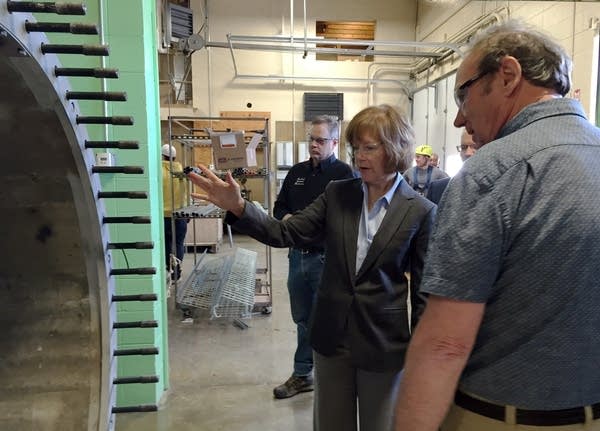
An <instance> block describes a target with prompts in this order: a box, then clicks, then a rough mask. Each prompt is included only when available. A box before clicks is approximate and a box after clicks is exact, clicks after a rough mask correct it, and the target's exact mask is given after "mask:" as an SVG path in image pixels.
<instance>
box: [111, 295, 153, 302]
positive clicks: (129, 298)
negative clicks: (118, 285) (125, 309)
mask: <svg viewBox="0 0 600 431" xmlns="http://www.w3.org/2000/svg"><path fill="white" fill-rule="evenodd" d="M156 299H157V296H156V293H140V294H139V295H113V296H112V301H113V302H125V301H156Z"/></svg>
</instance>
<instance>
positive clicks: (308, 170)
mask: <svg viewBox="0 0 600 431" xmlns="http://www.w3.org/2000/svg"><path fill="white" fill-rule="evenodd" d="M338 136H339V126H338V121H337V119H336V118H334V117H330V116H319V117H316V118H315V119H314V120H313V121H312V122H311V127H310V131H309V135H308V141H309V152H310V159H309V160H306V161H304V162H300V163H297V164H295V165H294V166H293V167H292V169H290V171H289V172H288V174H287V175H286V177H285V180H284V181H283V186H282V187H281V191H280V192H279V195H278V196H277V200H276V201H275V207H274V209H273V215H274V216H275V217H276V218H278V219H280V220H284V219H286V218H288V217H291V216H292V215H293V214H294V212H296V211H300V210H302V209H304V208H305V207H307V206H308V205H309V204H311V203H312V202H313V201H314V200H315V199H316V198H317V197H318V196H319V195H320V194H321V193H323V191H324V190H325V187H326V186H327V184H328V183H329V182H330V181H332V180H340V179H344V178H352V168H350V166H348V165H347V164H346V163H344V162H341V161H339V160H338V159H337V158H336V157H335V154H334V153H333V151H334V149H335V146H336V145H337V143H338ZM288 258H289V273H288V283H287V286H288V291H289V293H290V306H291V310H292V319H293V320H294V323H295V324H296V329H297V334H298V345H297V347H296V353H295V354H294V371H293V373H292V376H291V377H290V378H289V379H288V380H287V381H286V382H285V383H283V384H281V385H279V386H277V387H276V388H275V389H274V390H273V395H274V396H275V398H289V397H292V396H294V395H296V394H298V393H300V392H307V391H312V390H313V377H312V369H313V358H312V348H311V346H310V344H309V342H308V320H309V317H310V314H311V309H312V304H313V302H314V297H315V294H316V291H317V287H318V285H319V280H320V278H321V271H322V269H323V261H324V249H323V244H322V243H318V244H312V245H310V246H305V247H303V248H291V249H290V252H289V255H288Z"/></svg>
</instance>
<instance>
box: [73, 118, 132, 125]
mask: <svg viewBox="0 0 600 431" xmlns="http://www.w3.org/2000/svg"><path fill="white" fill-rule="evenodd" d="M75 122H76V123H77V124H112V125H113V126H133V117H85V116H79V115H78V116H77V118H76V119H75Z"/></svg>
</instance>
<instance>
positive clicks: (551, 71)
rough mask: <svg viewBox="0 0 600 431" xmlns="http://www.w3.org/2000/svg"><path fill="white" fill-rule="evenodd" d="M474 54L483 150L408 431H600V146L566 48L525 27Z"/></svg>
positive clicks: (510, 29) (462, 176)
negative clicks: (574, 95)
mask: <svg viewBox="0 0 600 431" xmlns="http://www.w3.org/2000/svg"><path fill="white" fill-rule="evenodd" d="M472 43H473V45H472V46H471V48H470V49H469V50H468V51H467V53H466V57H465V58H464V60H463V61H462V63H461V65H460V67H459V68H458V72H457V74H456V86H455V88H454V94H455V100H456V103H457V105H458V108H459V109H458V113H457V115H456V119H455V120H454V125H455V126H456V127H465V128H466V129H467V131H468V132H469V133H471V134H472V135H473V140H474V141H475V143H476V144H477V146H478V150H477V153H476V154H475V155H474V156H473V157H471V158H470V159H469V161H468V163H466V164H465V165H464V166H463V167H462V169H461V170H460V172H459V173H458V174H457V175H456V176H455V177H454V178H453V179H452V181H451V182H450V184H449V185H448V188H447V189H446V192H445V195H444V198H443V199H442V205H441V206H440V211H439V219H438V223H437V224H436V228H435V232H434V234H433V236H432V241H431V244H430V247H429V252H428V256H427V262H426V264H425V273H424V276H423V281H422V283H421V288H420V290H421V291H422V292H424V293H428V294H429V299H428V302H427V307H426V309H425V313H424V315H423V317H422V318H421V320H420V322H419V326H418V327H417V330H416V332H415V335H414V336H413V339H412V341H411V343H410V347H409V351H408V356H407V361H406V368H405V376H404V380H403V382H402V388H401V390H400V397H399V402H398V409H397V422H396V430H397V431H435V430H437V429H438V428H439V427H440V424H441V429H442V430H443V431H454V430H460V431H475V430H477V431H479V430H486V431H500V430H515V431H521V430H523V431H524V430H527V431H534V430H548V431H550V430H552V431H562V430H565V431H566V430H569V431H572V430H600V415H599V413H598V412H599V411H600V373H598V357H599V356H600V337H599V336H598V333H599V328H600V313H598V310H599V309H600V278H599V277H598V262H600V224H599V223H598V220H599V219H600V175H598V172H599V171H600V130H599V129H598V128H596V127H594V126H593V125H592V124H590V122H589V121H588V120H587V119H586V117H585V114H584V112H583V109H582V107H581V105H580V103H579V102H578V101H576V100H574V99H567V98H565V95H566V94H567V93H568V92H569V90H570V88H571V80H570V76H571V60H570V58H569V57H568V55H567V54H566V52H565V50H564V49H563V48H562V47H561V46H560V45H559V44H558V43H556V42H554V41H553V40H551V39H550V38H549V37H547V36H546V35H543V34H541V33H539V32H538V31H535V30H533V29H531V28H528V27H525V26H524V25H522V24H519V23H518V22H515V21H508V22H505V23H502V24H499V25H496V26H492V27H490V28H489V29H488V30H487V32H485V33H483V34H482V35H480V36H478V37H477V36H476V37H475V39H474V40H473V42H472ZM574 172H576V173H577V175H576V176H574V175H573V173H574ZM444 418H445V419H444Z"/></svg>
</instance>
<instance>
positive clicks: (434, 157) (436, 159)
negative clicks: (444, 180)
mask: <svg viewBox="0 0 600 431" xmlns="http://www.w3.org/2000/svg"><path fill="white" fill-rule="evenodd" d="M428 164H429V166H433V167H434V168H439V167H440V156H439V155H438V153H431V159H430V160H429V163H428Z"/></svg>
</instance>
